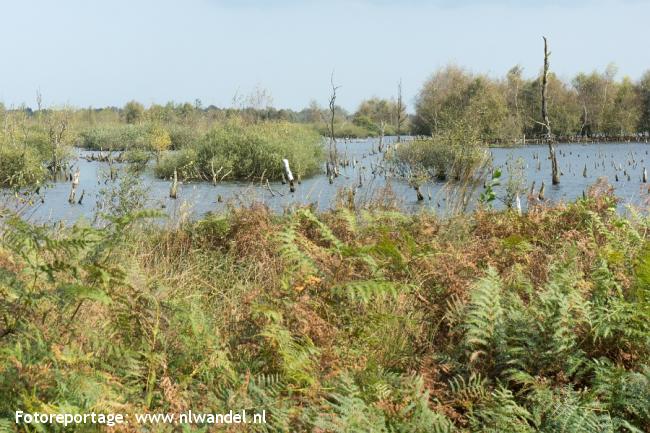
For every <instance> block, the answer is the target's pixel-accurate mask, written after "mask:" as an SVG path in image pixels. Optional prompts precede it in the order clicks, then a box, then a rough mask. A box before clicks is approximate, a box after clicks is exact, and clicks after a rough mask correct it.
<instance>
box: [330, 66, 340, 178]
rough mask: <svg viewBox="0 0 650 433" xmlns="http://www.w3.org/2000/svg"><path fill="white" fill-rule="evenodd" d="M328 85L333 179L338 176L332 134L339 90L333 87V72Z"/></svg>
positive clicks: (336, 152) (337, 159)
mask: <svg viewBox="0 0 650 433" xmlns="http://www.w3.org/2000/svg"><path fill="white" fill-rule="evenodd" d="M330 83H331V84H332V94H331V96H330V104H329V106H330V119H329V133H330V155H329V156H330V158H329V159H330V161H329V162H330V165H331V168H332V169H333V171H334V173H332V174H333V175H334V177H338V175H339V169H338V165H339V155H338V149H337V148H336V135H335V133H334V120H335V116H336V91H337V90H338V89H339V86H335V85H334V72H332V76H331V78H330Z"/></svg>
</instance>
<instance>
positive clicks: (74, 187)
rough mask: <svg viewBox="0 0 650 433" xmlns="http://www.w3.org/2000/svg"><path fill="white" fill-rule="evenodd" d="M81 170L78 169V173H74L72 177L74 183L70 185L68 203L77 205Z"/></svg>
mask: <svg viewBox="0 0 650 433" xmlns="http://www.w3.org/2000/svg"><path fill="white" fill-rule="evenodd" d="M79 175H80V172H79V169H78V168H77V171H75V172H74V174H73V175H72V181H71V185H70V195H69V196H68V203H70V204H74V203H75V196H76V195H77V187H78V186H79Z"/></svg>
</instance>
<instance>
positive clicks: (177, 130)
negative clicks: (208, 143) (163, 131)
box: [168, 124, 201, 150]
mask: <svg viewBox="0 0 650 433" xmlns="http://www.w3.org/2000/svg"><path fill="white" fill-rule="evenodd" d="M168 132H169V137H170V138H171V141H172V143H171V148H172V149H174V150H179V149H183V148H186V147H191V146H195V145H196V144H197V143H198V141H199V140H200V139H201V134H200V133H199V132H198V131H197V130H196V128H190V127H189V126H183V125H176V124H172V125H169V128H168Z"/></svg>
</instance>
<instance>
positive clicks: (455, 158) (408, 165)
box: [392, 127, 489, 180]
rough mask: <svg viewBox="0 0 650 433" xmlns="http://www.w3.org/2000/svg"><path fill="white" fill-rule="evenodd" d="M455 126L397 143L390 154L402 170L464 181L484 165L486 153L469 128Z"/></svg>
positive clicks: (439, 178) (487, 154) (487, 155)
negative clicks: (422, 137) (433, 134)
mask: <svg viewBox="0 0 650 433" xmlns="http://www.w3.org/2000/svg"><path fill="white" fill-rule="evenodd" d="M467 131H468V132H465V128H461V127H459V128H456V129H453V130H448V131H444V132H442V133H440V134H437V135H435V136H433V137H431V138H427V139H418V140H413V141H409V142H403V143H400V144H399V145H398V146H397V147H396V148H395V152H394V154H393V155H392V159H393V161H394V162H395V163H396V164H397V165H398V166H399V167H400V168H401V169H402V170H404V171H408V172H410V173H417V174H420V175H422V174H424V175H426V176H427V177H431V178H435V179H438V180H447V179H449V180H465V179H468V178H471V177H473V175H474V174H475V173H476V172H477V170H478V169H479V168H481V167H482V166H484V165H485V163H486V162H487V160H488V157H489V153H488V152H487V149H486V148H485V146H483V145H481V144H478V143H479V142H478V141H477V139H476V138H475V137H476V136H475V135H474V134H473V131H471V129H469V130H467Z"/></svg>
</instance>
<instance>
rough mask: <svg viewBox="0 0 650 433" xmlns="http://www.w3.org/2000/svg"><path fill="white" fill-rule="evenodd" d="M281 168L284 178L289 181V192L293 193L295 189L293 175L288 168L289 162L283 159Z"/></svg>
mask: <svg viewBox="0 0 650 433" xmlns="http://www.w3.org/2000/svg"><path fill="white" fill-rule="evenodd" d="M282 167H283V168H284V175H285V176H286V178H287V180H288V181H289V191H291V192H295V191H296V187H295V185H294V183H293V173H291V168H290V167H289V160H288V159H283V160H282Z"/></svg>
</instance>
